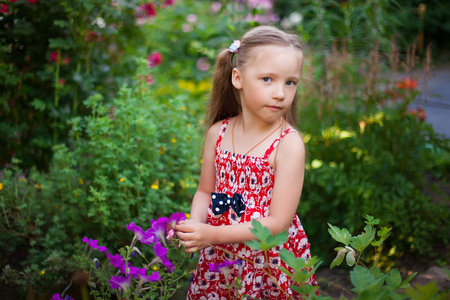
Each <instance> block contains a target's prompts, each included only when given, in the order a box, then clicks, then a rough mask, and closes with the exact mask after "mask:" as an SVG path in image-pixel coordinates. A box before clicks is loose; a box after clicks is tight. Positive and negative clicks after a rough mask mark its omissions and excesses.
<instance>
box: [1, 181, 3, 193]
mask: <svg viewBox="0 0 450 300" xmlns="http://www.w3.org/2000/svg"><path fill="white" fill-rule="evenodd" d="M1 190H3V183H1V182H0V191H1Z"/></svg>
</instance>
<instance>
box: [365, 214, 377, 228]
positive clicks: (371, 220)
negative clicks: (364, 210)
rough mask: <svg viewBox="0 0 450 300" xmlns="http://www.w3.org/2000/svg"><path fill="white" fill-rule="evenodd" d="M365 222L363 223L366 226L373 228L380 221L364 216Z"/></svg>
mask: <svg viewBox="0 0 450 300" xmlns="http://www.w3.org/2000/svg"><path fill="white" fill-rule="evenodd" d="M366 220H367V221H364V223H366V224H368V225H372V226H375V225H378V224H380V219H374V218H373V217H372V216H370V215H366Z"/></svg>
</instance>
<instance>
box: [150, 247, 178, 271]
mask: <svg viewBox="0 0 450 300" xmlns="http://www.w3.org/2000/svg"><path fill="white" fill-rule="evenodd" d="M154 248H155V255H156V256H157V257H158V258H159V260H160V262H161V263H162V264H163V265H164V266H165V267H166V268H167V269H168V270H169V272H170V273H172V272H173V270H174V269H175V266H174V265H173V264H172V263H171V262H170V260H169V259H168V258H167V252H168V251H169V250H167V248H164V247H163V246H162V245H161V243H155V245H154Z"/></svg>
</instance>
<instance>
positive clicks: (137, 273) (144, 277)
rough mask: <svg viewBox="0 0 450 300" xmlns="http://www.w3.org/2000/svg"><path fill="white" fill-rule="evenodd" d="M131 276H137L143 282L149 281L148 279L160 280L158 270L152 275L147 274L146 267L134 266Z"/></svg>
mask: <svg viewBox="0 0 450 300" xmlns="http://www.w3.org/2000/svg"><path fill="white" fill-rule="evenodd" d="M133 278H137V279H138V280H142V281H143V282H149V281H152V282H155V281H159V280H161V276H160V275H159V273H158V272H154V273H153V274H152V275H150V276H147V269H146V268H142V269H138V268H136V270H135V272H134V274H133Z"/></svg>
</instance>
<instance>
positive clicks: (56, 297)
mask: <svg viewBox="0 0 450 300" xmlns="http://www.w3.org/2000/svg"><path fill="white" fill-rule="evenodd" d="M50 300H74V299H73V298H72V297H70V296H69V295H66V297H64V298H63V297H61V296H60V295H59V294H53V296H52V298H51V299H50Z"/></svg>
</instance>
